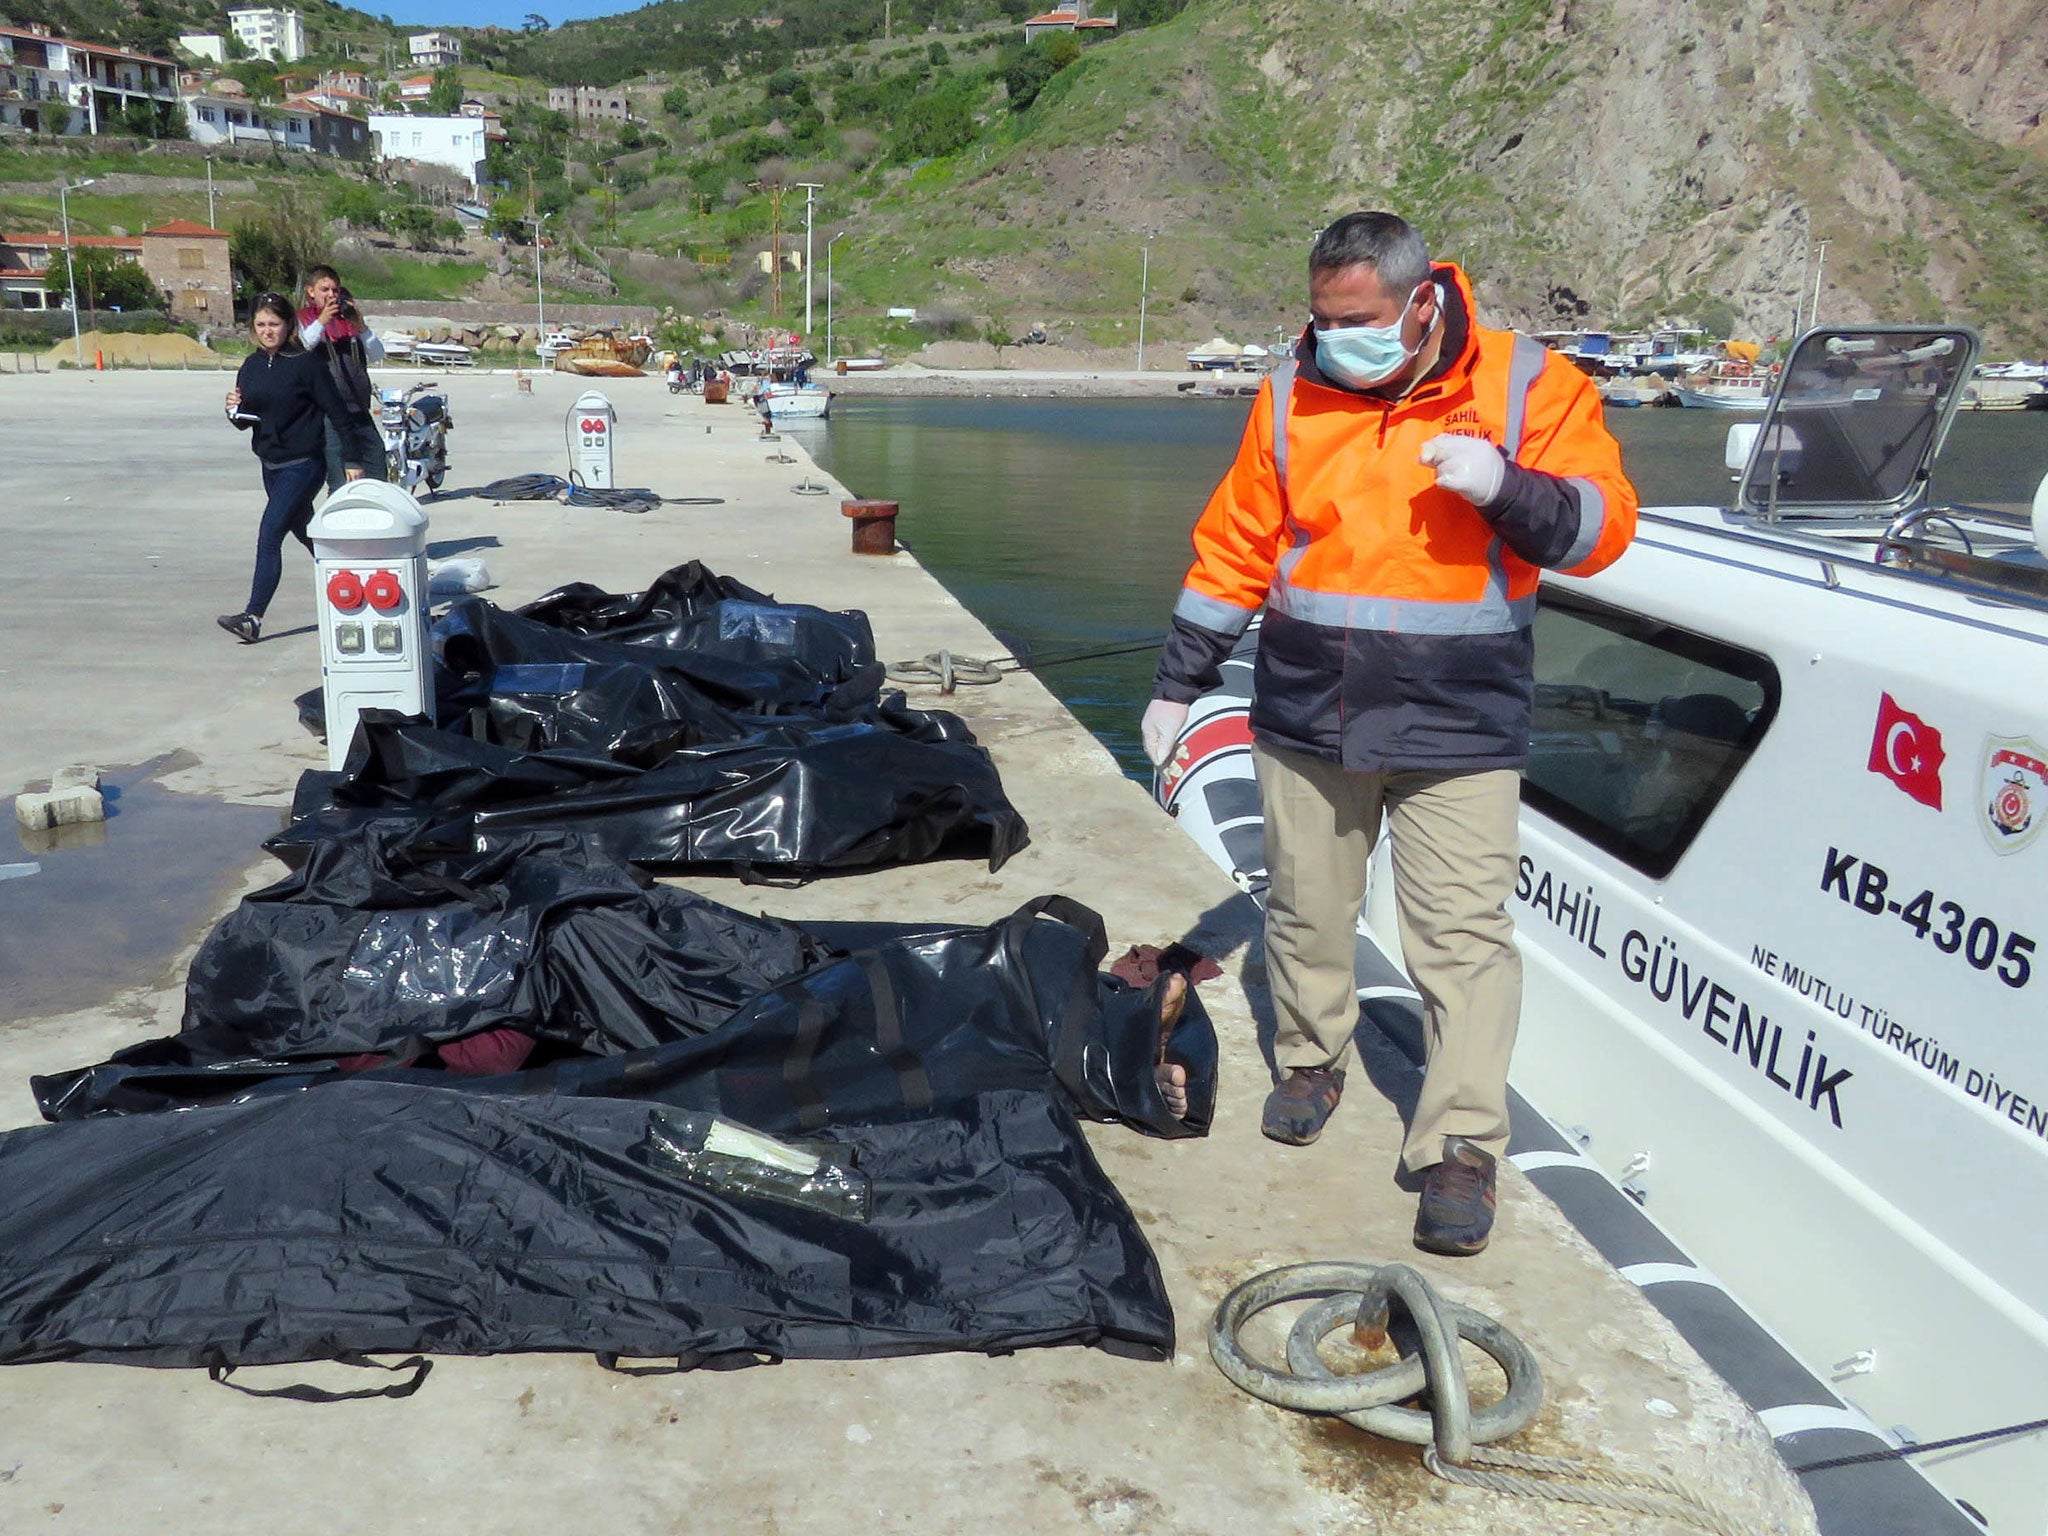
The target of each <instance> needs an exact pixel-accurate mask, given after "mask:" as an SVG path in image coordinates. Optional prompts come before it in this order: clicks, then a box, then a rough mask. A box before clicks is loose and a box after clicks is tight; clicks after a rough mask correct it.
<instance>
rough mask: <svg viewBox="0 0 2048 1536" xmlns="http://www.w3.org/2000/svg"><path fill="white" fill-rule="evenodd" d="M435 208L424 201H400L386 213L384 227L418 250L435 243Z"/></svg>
mask: <svg viewBox="0 0 2048 1536" xmlns="http://www.w3.org/2000/svg"><path fill="white" fill-rule="evenodd" d="M435 218H436V214H435V213H434V210H433V209H431V208H429V207H427V206H426V205H425V204H424V203H400V204H399V205H398V206H397V207H396V208H393V209H392V210H391V211H390V212H389V213H387V214H385V215H384V227H385V228H386V229H388V230H390V231H391V233H393V234H394V235H397V236H398V237H399V238H400V239H402V240H404V241H405V242H406V243H407V244H408V245H410V246H411V247H412V248H413V249H414V250H416V251H423V250H425V249H426V248H427V247H428V246H430V245H432V244H433V243H434V220H435Z"/></svg>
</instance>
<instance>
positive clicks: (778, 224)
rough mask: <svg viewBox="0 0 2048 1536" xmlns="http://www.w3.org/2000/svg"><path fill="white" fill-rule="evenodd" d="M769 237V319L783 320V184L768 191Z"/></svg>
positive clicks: (777, 184)
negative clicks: (770, 250)
mask: <svg viewBox="0 0 2048 1536" xmlns="http://www.w3.org/2000/svg"><path fill="white" fill-rule="evenodd" d="M768 237H769V240H770V243H771V247H772V250H773V255H772V256H771V257H770V259H769V263H768V318H769V319H770V320H780V319H781V318H782V184H781V183H780V182H777V183H776V184H775V185H774V186H772V187H770V188H769V189H768Z"/></svg>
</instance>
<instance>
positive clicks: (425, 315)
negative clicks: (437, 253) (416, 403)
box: [363, 299, 661, 331]
mask: <svg viewBox="0 0 2048 1536" xmlns="http://www.w3.org/2000/svg"><path fill="white" fill-rule="evenodd" d="M363 313H364V314H365V316H366V317H367V318H368V319H369V322H370V325H371V328H372V329H374V330H379V331H381V330H387V329H390V330H410V329H412V328H413V324H412V322H414V321H425V320H437V321H440V322H442V323H443V324H445V325H447V326H449V327H450V328H452V329H467V328H470V327H473V326H479V325H516V326H520V327H522V328H525V329H531V328H532V327H533V325H534V323H535V321H536V320H537V319H538V316H537V315H536V314H535V312H534V307H533V305H532V304H531V303H530V302H529V303H525V304H486V303H479V302H477V301H474V300H470V299H459V300H458V299H418V300H414V299H368V300H365V301H364V303H363ZM660 318H661V311H660V310H658V309H656V308H654V307H653V306H652V305H650V304H555V303H552V302H551V303H549V305H548V329H549V330H553V329H554V328H555V327H556V326H557V325H584V326H613V325H625V326H652V325H653V324H654V323H655V322H656V321H657V320H659V319H660Z"/></svg>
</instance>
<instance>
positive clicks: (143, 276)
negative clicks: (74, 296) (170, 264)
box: [43, 245, 164, 310]
mask: <svg viewBox="0 0 2048 1536" xmlns="http://www.w3.org/2000/svg"><path fill="white" fill-rule="evenodd" d="M74 277H75V278H76V280H77V285H78V295H79V300H80V302H81V304H82V305H83V306H84V307H85V308H86V309H88V310H93V309H161V308H162V307H163V302H164V301H163V295H162V294H160V293H158V292H157V291H156V284H154V283H152V282H151V281H150V280H149V274H148V273H147V272H144V271H143V270H142V268H141V267H139V266H138V265H136V264H135V263H134V262H132V261H130V260H128V259H127V258H126V257H125V256H122V255H120V254H119V253H118V252H115V251H109V250H106V249H104V248H103V247H100V246H96V245H80V246H73V247H72V248H71V264H70V268H69V269H68V270H67V269H66V267H65V262H64V253H63V252H62V251H59V252H57V253H56V256H55V259H53V260H52V261H51V263H50V269H49V271H47V272H45V273H44V274H43V291H44V292H45V293H47V294H49V295H50V297H52V298H54V299H60V300H61V299H64V298H67V297H68V296H69V295H70V293H71V286H72V279H73V278H74Z"/></svg>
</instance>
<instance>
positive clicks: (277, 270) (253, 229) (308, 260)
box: [228, 188, 327, 297]
mask: <svg viewBox="0 0 2048 1536" xmlns="http://www.w3.org/2000/svg"><path fill="white" fill-rule="evenodd" d="M326 259H327V235H326V231H325V229H324V227H323V226H322V222H321V219H320V216H319V214H317V213H316V212H315V211H314V210H313V208H312V207H311V205H309V204H308V203H306V202H305V201H304V200H302V199H301V197H300V196H299V193H298V192H297V190H296V189H293V188H285V189H283V190H281V191H279V192H277V193H276V194H275V195H274V196H273V197H272V198H271V200H270V202H269V204H268V205H267V206H266V207H265V208H264V210H263V211H262V212H260V213H257V214H254V215H252V216H250V217H249V218H246V219H242V220H239V221H238V222H237V223H236V225H235V227H234V228H233V229H232V230H231V231H230V232H229V235H228V261H229V264H230V265H232V266H233V267H234V269H235V271H236V272H237V273H238V274H239V275H240V276H241V279H242V282H243V285H244V286H245V287H246V289H247V290H248V291H249V292H250V293H252V294H255V293H282V294H284V295H286V296H287V297H289V296H291V295H293V294H296V293H297V292H298V290H299V274H300V273H302V272H304V271H305V270H306V269H307V268H308V267H311V266H316V265H318V264H319V263H321V262H323V261H325V260H326Z"/></svg>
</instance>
